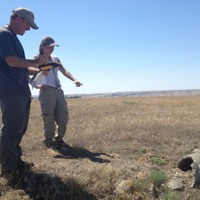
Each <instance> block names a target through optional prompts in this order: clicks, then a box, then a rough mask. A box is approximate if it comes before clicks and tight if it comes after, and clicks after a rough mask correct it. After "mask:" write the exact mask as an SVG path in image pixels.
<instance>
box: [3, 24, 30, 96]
mask: <svg viewBox="0 0 200 200" xmlns="http://www.w3.org/2000/svg"><path fill="white" fill-rule="evenodd" d="M7 56H18V57H21V58H25V54H24V49H23V47H22V45H21V43H20V41H19V39H18V38H17V36H16V35H15V33H14V32H13V31H12V30H11V29H9V28H8V27H6V26H5V27H1V28H0V97H4V96H8V95H13V94H21V95H28V96H31V92H30V88H29V85H28V69H27V68H18V67H10V66H8V65H7V63H6V62H5V59H4V58H5V57H7Z"/></svg>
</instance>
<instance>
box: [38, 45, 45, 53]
mask: <svg viewBox="0 0 200 200" xmlns="http://www.w3.org/2000/svg"><path fill="white" fill-rule="evenodd" d="M43 46H44V45H43V44H42V43H41V44H40V46H39V54H40V55H43V54H44V53H43Z"/></svg>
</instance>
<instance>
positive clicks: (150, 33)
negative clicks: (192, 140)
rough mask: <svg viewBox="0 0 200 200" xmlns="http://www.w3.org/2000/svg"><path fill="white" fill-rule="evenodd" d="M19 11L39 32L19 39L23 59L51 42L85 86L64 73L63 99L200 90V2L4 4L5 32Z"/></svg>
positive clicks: (27, 0)
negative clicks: (32, 20)
mask: <svg viewBox="0 0 200 200" xmlns="http://www.w3.org/2000/svg"><path fill="white" fill-rule="evenodd" d="M17 7H27V8H29V9H31V10H32V11H33V12H34V14H35V21H36V23H37V25H38V26H39V28H40V29H39V30H31V31H28V32H26V33H25V35H24V36H19V39H20V41H21V42H22V44H23V46H24V49H25V52H26V57H27V58H32V56H33V55H35V54H36V53H37V52H38V47H39V43H40V41H41V39H42V38H43V37H44V36H46V35H50V36H52V37H53V38H54V39H55V41H56V42H57V43H58V44H59V45H60V46H59V47H57V48H55V51H54V54H55V55H57V56H58V57H59V58H60V60H61V62H62V64H63V65H64V66H65V67H66V69H68V70H69V71H70V72H71V73H72V74H73V75H74V77H75V78H76V79H78V80H79V81H81V82H82V83H83V84H84V86H83V87H81V88H76V87H75V85H74V84H73V83H72V82H71V81H70V80H68V79H67V78H65V77H64V76H63V75H62V74H59V77H60V80H61V83H62V86H63V90H64V92H65V94H81V93H88V94H89V93H107V92H121V91H149V90H174V89H200V0H57V1H51V0H42V1H41V0H20V1H19V0H1V7H0V23H1V25H5V24H7V23H8V21H9V17H10V14H11V11H12V10H13V9H14V8H17ZM32 93H33V94H37V93H38V90H32Z"/></svg>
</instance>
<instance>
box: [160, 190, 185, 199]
mask: <svg viewBox="0 0 200 200" xmlns="http://www.w3.org/2000/svg"><path fill="white" fill-rule="evenodd" d="M161 199H162V200H181V198H180V196H179V194H178V193H177V192H174V191H167V192H164V193H163V194H162V195H161Z"/></svg>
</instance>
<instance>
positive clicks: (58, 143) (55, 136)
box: [32, 36, 82, 150]
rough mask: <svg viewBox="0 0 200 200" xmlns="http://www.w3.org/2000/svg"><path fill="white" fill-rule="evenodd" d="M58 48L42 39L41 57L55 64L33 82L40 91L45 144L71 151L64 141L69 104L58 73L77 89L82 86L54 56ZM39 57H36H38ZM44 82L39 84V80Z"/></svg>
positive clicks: (52, 42) (47, 40) (49, 38)
mask: <svg viewBox="0 0 200 200" xmlns="http://www.w3.org/2000/svg"><path fill="white" fill-rule="evenodd" d="M55 46H58V45H57V44H56V43H55V41H54V39H52V38H51V37H49V36H47V37H45V38H44V39H42V41H41V44H40V47H39V55H46V56H48V63H51V64H54V67H52V69H47V68H46V70H48V71H42V72H40V74H38V76H36V78H35V79H34V80H33V81H32V85H33V86H34V87H36V88H39V89H40V94H39V101H40V106H41V110H42V116H43V123H44V144H45V146H46V147H47V148H52V149H56V150H60V149H64V150H70V148H71V147H70V146H69V145H68V144H66V143H65V142H64V141H63V137H64V135H65V132H66V129H67V123H68V107H67V102H66V99H65V96H64V93H63V90H62V89H61V84H60V80H59V78H58V71H60V72H61V73H62V74H63V75H64V76H65V77H67V78H68V79H70V80H72V81H73V82H74V83H75V85H76V87H80V86H81V85H82V83H81V82H79V81H77V80H76V79H75V78H74V77H73V76H72V74H71V73H70V72H69V71H67V70H66V69H65V68H64V67H63V66H62V64H61V62H60V60H59V58H58V57H57V56H55V55H52V53H53V51H54V47H55ZM39 55H37V56H36V57H38V56H39ZM41 78H42V80H43V82H42V83H41V82H40V83H39V85H38V84H37V79H38V80H39V79H40V80H41Z"/></svg>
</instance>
